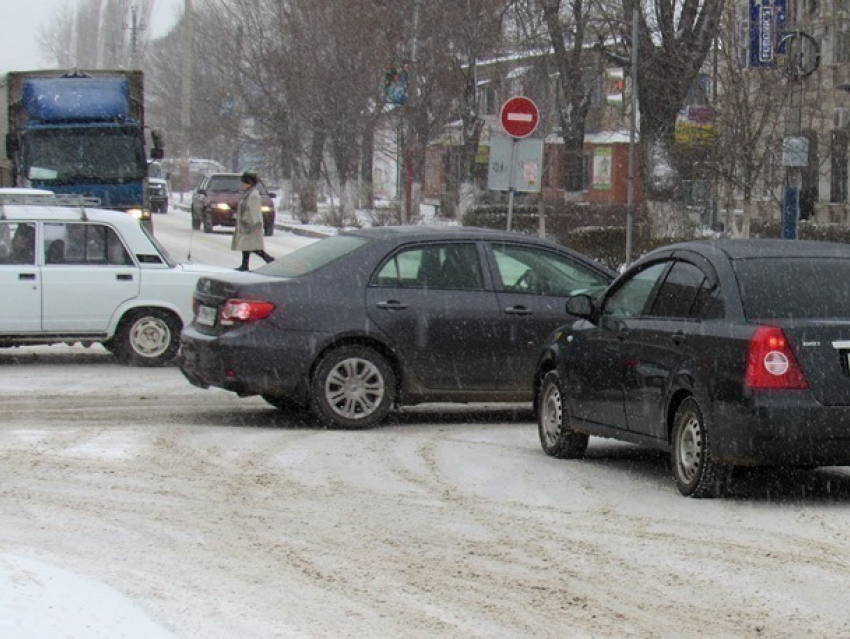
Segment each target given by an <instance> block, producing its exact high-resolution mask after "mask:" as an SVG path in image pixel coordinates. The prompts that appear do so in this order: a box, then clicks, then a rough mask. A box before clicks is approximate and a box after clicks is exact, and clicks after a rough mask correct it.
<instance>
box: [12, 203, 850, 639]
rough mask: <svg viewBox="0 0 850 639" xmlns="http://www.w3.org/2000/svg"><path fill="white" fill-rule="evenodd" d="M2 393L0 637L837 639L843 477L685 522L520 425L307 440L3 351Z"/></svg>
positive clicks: (38, 356)
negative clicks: (549, 453)
mask: <svg viewBox="0 0 850 639" xmlns="http://www.w3.org/2000/svg"><path fill="white" fill-rule="evenodd" d="M167 217H168V218H169V219H174V220H178V219H179V218H178V217H177V216H176V215H175V216H172V215H169V216H167ZM161 219H163V218H162V217H157V222H158V223H159V222H160V220H161ZM160 228H163V229H164V228H165V225H162V226H158V233H159V232H160V230H159V229H160ZM162 234H163V237H164V239H167V232H166V231H162ZM202 238H203V236H202ZM223 238H224V236H222V241H223ZM273 239H275V240H277V239H280V241H281V242H283V241H286V240H285V238H284V237H283V234H281V236H280V238H278V236H276V237H275V238H273ZM206 240H211V241H215V240H214V239H213V238H209V237H208V238H206ZM206 240H204V241H206ZM227 240H228V241H229V238H227ZM168 241H171V240H168ZM172 250H173V249H172ZM209 250H210V251H214V250H215V246H214V245H210V247H209ZM281 250H283V249H282V248H281ZM223 256H224V257H226V258H228V259H230V258H232V257H233V254H228V253H224V254H223ZM0 389H2V395H0V415H2V418H0V636H3V637H6V636H9V637H16V638H18V637H38V638H39V639H44V638H45V637H46V638H49V639H52V638H54V637H87V638H92V637H110V638H113V637H133V638H136V637H138V638H141V637H145V638H152V637H168V636H175V637H204V638H218V637H221V638H228V639H230V638H234V637H258V638H269V637H505V638H508V637H510V638H514V637H556V636H558V637H561V636H594V637H624V636H631V637H687V636H712V637H798V636H803V635H810V636H818V637H847V636H848V635H850V606H848V603H850V602H849V601H848V598H850V595H848V594H847V593H850V473H848V472H847V471H846V470H843V469H842V470H836V469H831V470H819V471H815V472H799V473H795V474H793V475H785V476H776V475H770V474H764V473H761V474H742V475H740V476H737V477H736V479H735V480H734V482H733V485H732V490H731V495H730V496H729V497H727V498H726V499H722V500H701V501H700V500H689V499H685V498H683V497H681V496H680V495H679V494H678V492H677V491H676V489H675V487H674V485H673V482H672V480H671V479H670V477H669V471H668V469H667V465H666V460H665V458H664V457H663V456H661V455H659V454H657V453H650V452H646V451H643V450H641V449H637V448H634V447H631V446H627V445H623V444H618V443H612V442H607V441H605V440H599V439H591V444H590V447H589V450H588V458H587V459H585V460H582V461H573V462H566V461H558V460H554V459H551V458H548V457H546V456H545V455H544V454H543V452H542V451H541V449H540V446H539V444H538V441H537V434H536V430H535V426H534V424H533V422H532V416H531V415H530V413H529V412H528V410H527V409H523V408H521V407H520V408H515V407H514V408H507V409H505V408H501V409H489V410H485V409H484V408H483V407H482V408H481V409H480V410H471V409H469V408H461V407H445V406H426V407H420V408H417V409H409V410H405V411H404V412H402V413H398V414H395V415H393V416H392V418H391V419H390V420H389V422H388V423H387V424H386V425H384V426H382V427H380V428H376V429H374V430H369V431H363V432H344V431H328V430H323V429H318V428H315V427H313V426H312V425H310V424H309V423H303V422H299V421H293V420H291V419H287V418H286V417H284V416H282V415H281V414H280V413H278V412H276V411H275V410H274V409H272V408H271V407H270V406H268V405H267V404H266V403H265V402H263V401H262V400H260V399H257V398H248V399H239V398H237V397H235V396H232V395H231V394H229V393H225V392H223V391H216V390H207V391H203V390H200V389H196V388H193V387H191V386H190V385H189V384H188V383H187V382H185V381H184V380H183V379H182V377H181V375H180V373H179V371H178V370H177V369H175V368H163V369H152V370H147V369H138V368H126V367H122V366H119V365H117V364H116V363H115V362H114V361H113V360H112V358H111V356H109V355H108V354H107V353H106V352H105V351H103V350H102V349H101V348H99V347H93V348H91V349H83V348H81V347H73V348H71V347H65V346H62V347H47V348H44V347H43V348H33V349H18V350H0Z"/></svg>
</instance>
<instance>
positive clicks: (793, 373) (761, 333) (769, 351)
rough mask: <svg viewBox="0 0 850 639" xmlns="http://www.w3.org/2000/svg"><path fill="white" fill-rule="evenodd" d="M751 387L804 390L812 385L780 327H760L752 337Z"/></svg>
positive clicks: (749, 355) (747, 379) (747, 381)
mask: <svg viewBox="0 0 850 639" xmlns="http://www.w3.org/2000/svg"><path fill="white" fill-rule="evenodd" d="M744 383H745V384H746V385H747V386H748V387H749V388H770V389H803V388H808V387H809V384H808V382H807V381H806V378H805V376H804V375H803V370H802V369H801V368H800V365H799V364H798V363H797V359H796V358H795V357H794V353H793V352H792V351H791V347H790V346H788V340H786V339H785V333H783V332H782V329H781V328H779V327H777V326H759V327H758V328H757V329H756V332H755V333H753V336H752V337H751V338H750V348H749V352H748V353H747V373H746V376H745V378H744Z"/></svg>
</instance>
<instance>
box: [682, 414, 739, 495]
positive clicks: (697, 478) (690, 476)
mask: <svg viewBox="0 0 850 639" xmlns="http://www.w3.org/2000/svg"><path fill="white" fill-rule="evenodd" d="M670 461H671V465H672V468H673V479H674V480H675V482H676V487H677V488H678V489H679V492H680V493H682V494H683V495H685V496H686V497H696V498H701V497H715V496H717V495H719V494H720V488H721V484H722V483H723V481H724V480H725V478H726V476H727V472H728V469H727V468H725V467H723V466H720V465H718V464H716V463H715V462H714V461H713V460H712V458H711V450H710V447H709V433H708V429H707V428H706V425H705V418H704V417H703V415H702V411H701V410H700V407H699V404H698V403H697V401H696V400H695V399H694V398H693V397H689V398H687V399H686V400H685V401H683V402H682V404H681V405H680V406H679V409H678V410H677V411H676V418H675V420H674V422H673V434H672V441H671V442H670Z"/></svg>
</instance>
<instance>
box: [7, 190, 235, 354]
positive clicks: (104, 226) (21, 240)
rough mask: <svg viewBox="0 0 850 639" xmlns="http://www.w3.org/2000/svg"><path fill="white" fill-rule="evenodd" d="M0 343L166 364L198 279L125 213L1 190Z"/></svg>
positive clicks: (204, 269)
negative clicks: (77, 347) (71, 348)
mask: <svg viewBox="0 0 850 639" xmlns="http://www.w3.org/2000/svg"><path fill="white" fill-rule="evenodd" d="M0 205H1V208H2V215H0V290H2V291H3V304H0V347H13V346H29V345H39V344H57V343H77V342H80V343H83V344H87V345H90V344H93V343H100V344H103V346H104V347H106V348H107V349H108V350H110V351H111V352H112V353H114V354H115V356H116V357H117V358H118V359H119V360H120V361H122V362H124V363H127V364H133V365H141V366H155V365H161V364H165V363H168V362H170V361H171V360H173V359H174V357H175V356H176V354H177V351H178V350H179V347H180V330H181V328H182V327H183V325H184V324H185V323H187V322H189V321H190V320H191V317H192V293H193V291H194V288H195V284H196V282H197V280H198V277H199V275H201V274H202V273H205V274H211V273H214V272H223V271H227V270H228V269H224V268H221V267H216V266H201V265H187V264H178V263H176V262H175V261H174V260H173V259H172V258H171V257H170V256H169V255H168V252H167V251H166V250H165V249H164V248H163V247H162V245H160V243H159V242H158V241H157V240H156V239H155V238H154V237H153V236H152V235H151V234H150V233H149V232H148V231H147V230H146V229H145V228H144V227H143V226H142V225H141V224H140V223H139V221H138V220H136V219H135V218H133V217H130V216H128V215H127V214H125V213H124V212H121V211H112V210H107V209H100V208H91V207H90V206H89V203H88V201H87V199H86V198H80V197H78V196H68V195H64V196H52V194H49V195H45V194H26V195H22V194H21V193H13V194H8V193H7V194H0Z"/></svg>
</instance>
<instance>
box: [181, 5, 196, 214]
mask: <svg viewBox="0 0 850 639" xmlns="http://www.w3.org/2000/svg"><path fill="white" fill-rule="evenodd" d="M184 2H185V4H184V5H183V39H182V50H183V56H182V57H183V68H182V78H181V81H182V89H183V90H182V92H181V100H180V153H181V158H180V182H181V195H180V197H181V200H182V198H183V194H185V193H186V192H187V191H189V189H191V188H192V185H191V184H190V183H189V180H190V178H189V129H190V126H191V124H192V120H191V113H192V63H193V60H192V40H193V39H194V38H193V23H194V17H193V15H192V0H184Z"/></svg>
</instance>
